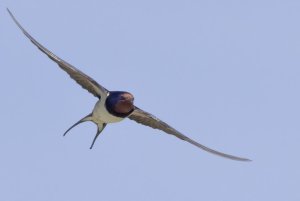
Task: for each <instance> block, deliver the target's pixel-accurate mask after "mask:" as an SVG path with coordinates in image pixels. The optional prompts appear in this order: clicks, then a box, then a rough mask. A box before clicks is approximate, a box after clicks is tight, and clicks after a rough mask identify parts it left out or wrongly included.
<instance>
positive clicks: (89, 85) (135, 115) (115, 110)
mask: <svg viewBox="0 0 300 201" xmlns="http://www.w3.org/2000/svg"><path fill="white" fill-rule="evenodd" d="M7 11H8V13H9V15H10V16H11V17H12V19H13V20H14V22H15V23H16V24H17V26H18V27H19V28H20V29H21V31H22V32H23V33H24V34H25V36H26V37H27V38H28V39H29V40H30V41H31V42H32V43H33V44H34V45H35V46H36V47H37V48H38V49H39V50H41V51H42V52H43V53H45V54H46V55H47V56H48V57H49V58H50V59H51V60H53V61H54V62H55V63H57V64H58V66H59V67H60V68H61V69H62V70H64V71H65V72H66V73H67V74H69V76H70V77H71V78H72V79H73V80H75V81H76V82H77V83H78V84H79V85H80V86H81V87H82V88H84V89H86V90H87V91H88V92H90V93H91V94H93V95H94V96H95V97H96V98H98V101H97V103H96V104H95V106H94V109H93V111H92V113H90V114H89V115H87V116H85V117H84V118H82V119H81V120H79V121H78V122H76V123H75V124H74V125H72V126H71V127H70V128H69V129H68V130H67V131H66V132H65V133H64V136H65V135H66V134H67V133H68V132H69V131H70V130H71V129H72V128H74V127H75V126H77V125H78V124H80V123H83V122H86V121H91V122H93V123H95V124H96V125H97V133H96V135H95V137H94V139H93V142H92V144H91V147H90V148H91V149H92V147H93V146H94V144H95V142H96V139H97V138H98V136H99V135H100V133H101V132H102V131H103V129H104V128H105V126H106V125H107V124H109V123H115V122H120V121H122V120H124V119H125V118H129V119H131V120H133V121H136V122H137V123H140V124H143V125H145V126H149V127H152V128H154V129H159V130H161V131H164V132H166V133H168V134H171V135H174V136H176V137H177V138H179V139H181V140H184V141H187V142H189V143H191V144H193V145H195V146H197V147H199V148H201V149H203V150H205V151H207V152H210V153H212V154H216V155H218V156H222V157H225V158H228V159H232V160H238V161H250V160H249V159H247V158H241V157H237V156H233V155H229V154H225V153H222V152H219V151H216V150H213V149H210V148H208V147H206V146H204V145H202V144H200V143H198V142H196V141H194V140H192V139H191V138H189V137H187V136H185V135H183V134H182V133H180V132H179V131H177V130H176V129H174V128H172V127H171V126H170V125H168V124H167V123H165V122H163V121H162V120H160V119H158V118H157V117H155V116H154V115H152V114H150V113H148V112H146V111H144V110H142V109H140V108H138V107H137V106H135V105H134V97H133V95H132V94H131V93H129V92H126V91H109V90H108V89H106V88H104V87H103V86H101V85H100V84H98V83H97V82H96V81H95V80H94V79H92V78H91V77H89V76H88V75H86V74H85V73H83V72H81V71H80V70H78V69H77V68H75V67H74V66H72V65H71V64H69V63H68V62H66V61H64V60H63V59H61V58H60V57H58V56H56V55H55V54H54V53H52V52H51V51H49V50H48V49H47V48H45V47H44V46H43V45H41V44H40V43H39V42H37V41H36V40H35V39H34V38H33V37H32V36H31V35H30V34H29V33H28V32H27V31H26V30H25V29H24V28H23V27H22V26H21V24H20V23H19V22H18V21H17V20H16V18H15V17H14V16H13V14H12V13H11V12H10V10H9V9H7Z"/></svg>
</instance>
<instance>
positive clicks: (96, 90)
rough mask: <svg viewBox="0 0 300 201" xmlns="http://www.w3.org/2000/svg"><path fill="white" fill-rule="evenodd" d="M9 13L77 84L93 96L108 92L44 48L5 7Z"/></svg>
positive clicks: (30, 38)
mask: <svg viewBox="0 0 300 201" xmlns="http://www.w3.org/2000/svg"><path fill="white" fill-rule="evenodd" d="M7 11H8V13H9V15H10V16H11V17H12V19H13V20H14V22H15V23H16V24H17V26H18V27H19V28H20V29H21V31H22V32H23V33H24V34H25V36H26V37H27V38H28V39H29V40H30V41H31V42H32V43H33V44H34V45H35V46H36V47H37V48H39V49H40V50H41V51H42V52H43V53H45V54H46V55H47V56H48V57H49V58H50V59H52V60H53V61H54V62H55V63H57V64H58V65H59V67H60V68H61V69H62V70H64V71H65V72H67V73H68V74H69V75H70V77H71V78H72V79H74V80H75V81H76V82H77V83H78V84H79V85H81V86H82V87H83V88H84V89H86V90H88V91H89V92H90V93H92V94H93V95H94V96H96V97H98V98H101V97H103V98H104V97H106V96H107V94H108V90H107V89H105V88H104V87H103V86H101V85H100V84H98V83H97V82H96V81H95V80H93V79H92V78H91V77H89V76H88V75H86V74H84V73H83V72H81V71H80V70H78V69H77V68H75V67H74V66H72V65H71V64H69V63H68V62H66V61H64V60H63V59H61V58H59V57H58V56H56V55H55V54H53V53H52V52H51V51H49V50H48V49H47V48H45V47H44V46H43V45H41V44H40V43H39V42H37V41H36V40H35V39H34V38H33V37H32V36H31V35H30V34H29V33H28V32H27V31H26V30H25V29H24V28H23V27H22V26H21V24H20V23H19V22H18V21H17V20H16V18H15V17H14V16H13V14H12V13H11V12H10V10H9V9H7Z"/></svg>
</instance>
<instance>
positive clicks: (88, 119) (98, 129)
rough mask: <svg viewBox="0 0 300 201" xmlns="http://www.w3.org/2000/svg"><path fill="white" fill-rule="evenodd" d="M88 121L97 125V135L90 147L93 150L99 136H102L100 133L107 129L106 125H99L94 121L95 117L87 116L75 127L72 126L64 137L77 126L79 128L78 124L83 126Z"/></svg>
mask: <svg viewBox="0 0 300 201" xmlns="http://www.w3.org/2000/svg"><path fill="white" fill-rule="evenodd" d="M86 121H91V122H93V123H95V124H96V125H97V133H96V135H95V137H94V139H93V142H92V145H91V147H90V149H92V148H93V146H94V144H95V142H96V140H97V138H98V136H99V135H100V133H101V132H102V131H103V129H104V128H105V126H106V123H97V122H95V121H94V120H93V117H92V114H89V115H87V116H85V117H84V118H82V119H80V120H79V121H78V122H76V123H75V124H74V125H72V126H71V127H70V128H69V129H68V130H67V131H66V132H65V133H64V136H65V135H66V134H67V133H68V132H69V131H70V130H71V129H72V128H74V127H75V126H77V125H78V124H81V123H83V122H86Z"/></svg>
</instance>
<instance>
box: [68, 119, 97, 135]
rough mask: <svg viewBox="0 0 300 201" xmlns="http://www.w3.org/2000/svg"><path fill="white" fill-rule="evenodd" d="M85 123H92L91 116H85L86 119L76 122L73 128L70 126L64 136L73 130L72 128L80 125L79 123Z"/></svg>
mask: <svg viewBox="0 0 300 201" xmlns="http://www.w3.org/2000/svg"><path fill="white" fill-rule="evenodd" d="M86 121H92V114H89V115H87V116H86V117H84V118H82V119H80V120H79V121H78V122H76V123H75V124H74V125H73V126H71V127H70V128H69V129H68V130H67V131H66V132H65V133H64V136H65V135H66V134H67V133H68V132H69V131H70V130H71V129H72V128H74V127H75V126H77V125H78V124H81V123H83V122H86Z"/></svg>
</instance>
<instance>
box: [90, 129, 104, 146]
mask: <svg viewBox="0 0 300 201" xmlns="http://www.w3.org/2000/svg"><path fill="white" fill-rule="evenodd" d="M105 126H106V123H102V124H99V123H98V124H97V133H96V135H95V137H94V139H93V142H92V145H91V147H90V149H92V148H93V146H94V144H95V142H96V140H97V138H98V136H99V135H100V133H101V132H102V131H103V129H104V128H105Z"/></svg>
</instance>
